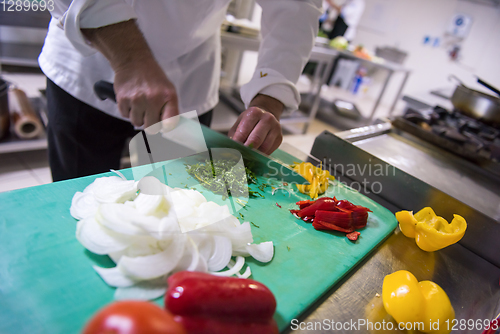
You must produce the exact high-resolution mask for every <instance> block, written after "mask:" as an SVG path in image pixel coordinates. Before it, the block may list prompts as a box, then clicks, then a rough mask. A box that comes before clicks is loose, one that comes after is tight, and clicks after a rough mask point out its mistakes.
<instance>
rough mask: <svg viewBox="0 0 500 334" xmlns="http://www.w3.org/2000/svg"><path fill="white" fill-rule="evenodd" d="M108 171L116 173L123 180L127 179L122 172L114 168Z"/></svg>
mask: <svg viewBox="0 0 500 334" xmlns="http://www.w3.org/2000/svg"><path fill="white" fill-rule="evenodd" d="M109 171H110V172H113V173H115V174H116V175H118V176H119V177H120V178H121V179H122V180H123V181H128V180H127V178H126V177H125V175H123V174H122V172H120V171H118V170H114V169H110V170H109Z"/></svg>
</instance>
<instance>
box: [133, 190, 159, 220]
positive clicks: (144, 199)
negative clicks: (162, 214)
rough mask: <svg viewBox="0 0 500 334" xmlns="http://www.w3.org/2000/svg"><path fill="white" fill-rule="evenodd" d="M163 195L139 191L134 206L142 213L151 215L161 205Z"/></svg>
mask: <svg viewBox="0 0 500 334" xmlns="http://www.w3.org/2000/svg"><path fill="white" fill-rule="evenodd" d="M163 201H165V196H162V195H147V194H144V193H142V192H141V193H140V194H139V195H138V196H137V197H136V199H135V200H134V202H133V203H134V206H135V208H136V209H137V211H139V213H141V214H143V215H153V214H154V212H155V211H156V210H158V209H159V207H160V206H162V204H163Z"/></svg>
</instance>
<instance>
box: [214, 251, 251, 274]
mask: <svg viewBox="0 0 500 334" xmlns="http://www.w3.org/2000/svg"><path fill="white" fill-rule="evenodd" d="M244 265H245V258H244V257H243V256H237V257H236V263H235V264H234V266H233V267H232V268H231V269H229V270H226V271H217V272H211V274H213V275H215V276H233V275H235V274H236V273H238V272H239V271H240V270H241V269H242V268H243V266H244Z"/></svg>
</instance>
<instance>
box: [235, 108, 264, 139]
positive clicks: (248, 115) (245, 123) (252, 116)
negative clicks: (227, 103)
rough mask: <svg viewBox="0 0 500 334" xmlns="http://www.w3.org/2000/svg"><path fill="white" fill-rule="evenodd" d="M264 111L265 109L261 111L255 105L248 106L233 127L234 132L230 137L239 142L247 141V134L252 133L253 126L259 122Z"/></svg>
mask: <svg viewBox="0 0 500 334" xmlns="http://www.w3.org/2000/svg"><path fill="white" fill-rule="evenodd" d="M264 113H265V111H263V110H262V109H260V108H255V107H251V108H248V110H246V111H245V112H243V114H241V115H240V117H239V119H240V121H239V124H238V126H237V127H236V128H235V130H234V134H233V136H232V137H231V138H232V139H233V140H235V141H238V142H240V143H245V142H246V141H247V138H248V136H249V135H250V133H252V130H253V129H254V128H255V126H256V125H257V123H259V121H260V119H261V117H262V114H264ZM235 125H236V124H235ZM233 127H234V125H233Z"/></svg>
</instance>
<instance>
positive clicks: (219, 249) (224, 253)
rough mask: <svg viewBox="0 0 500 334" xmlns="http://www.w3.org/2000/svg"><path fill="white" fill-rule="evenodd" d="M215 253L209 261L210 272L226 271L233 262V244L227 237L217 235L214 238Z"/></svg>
mask: <svg viewBox="0 0 500 334" xmlns="http://www.w3.org/2000/svg"><path fill="white" fill-rule="evenodd" d="M213 239H214V241H215V243H214V246H215V247H214V251H213V253H212V255H211V256H210V258H209V259H208V261H207V264H208V270H210V271H219V270H222V269H224V268H225V267H226V266H227V264H228V263H229V261H230V260H231V254H232V244H231V240H229V239H228V238H226V237H222V236H219V235H215V236H214V237H213Z"/></svg>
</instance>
